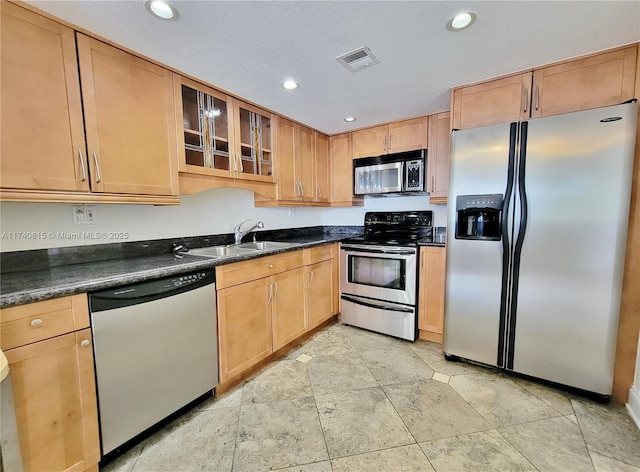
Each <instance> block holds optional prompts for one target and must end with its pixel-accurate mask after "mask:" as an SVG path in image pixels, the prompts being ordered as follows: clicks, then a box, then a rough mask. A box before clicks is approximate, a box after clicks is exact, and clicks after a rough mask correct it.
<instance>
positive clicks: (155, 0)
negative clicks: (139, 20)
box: [144, 0, 178, 20]
mask: <svg viewBox="0 0 640 472" xmlns="http://www.w3.org/2000/svg"><path fill="white" fill-rule="evenodd" d="M144 6H145V8H146V9H147V11H148V12H149V13H151V14H152V15H153V16H155V17H156V18H160V19H162V20H175V19H176V18H178V10H176V9H175V8H174V7H172V6H171V5H169V4H168V3H167V2H163V1H160V0H147V1H146V2H145V3H144Z"/></svg>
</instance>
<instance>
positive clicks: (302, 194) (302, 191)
mask: <svg viewBox="0 0 640 472" xmlns="http://www.w3.org/2000/svg"><path fill="white" fill-rule="evenodd" d="M300 196H301V197H304V187H303V186H302V182H300Z"/></svg>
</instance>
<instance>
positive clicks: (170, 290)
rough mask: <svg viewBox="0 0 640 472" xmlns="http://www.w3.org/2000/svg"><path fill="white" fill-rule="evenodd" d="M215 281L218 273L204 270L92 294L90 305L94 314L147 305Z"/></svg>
mask: <svg viewBox="0 0 640 472" xmlns="http://www.w3.org/2000/svg"><path fill="white" fill-rule="evenodd" d="M215 281H216V273H215V271H214V270H213V269H203V270H199V271H195V272H188V273H185V274H179V275H173V276H171V277H164V278H160V279H151V280H145V281H143V282H138V283H133V284H130V285H125V286H120V287H114V288H110V289H106V290H100V291H97V292H91V293H90V297H89V305H90V308H91V311H92V312H96V311H103V310H109V309H112V308H116V307H118V306H123V305H126V304H130V303H145V302H148V301H151V300H153V299H158V298H164V297H169V296H172V295H176V294H178V293H183V292H188V291H190V290H194V289H196V288H199V287H204V286H205V285H211V284H215ZM214 290H215V288H214Z"/></svg>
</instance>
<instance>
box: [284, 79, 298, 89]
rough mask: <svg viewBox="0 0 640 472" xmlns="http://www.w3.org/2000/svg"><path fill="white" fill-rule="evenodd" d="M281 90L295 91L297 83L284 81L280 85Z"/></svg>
mask: <svg viewBox="0 0 640 472" xmlns="http://www.w3.org/2000/svg"><path fill="white" fill-rule="evenodd" d="M282 88H285V89H287V90H295V89H297V88H298V83H297V82H296V81H295V80H285V81H284V82H283V84H282Z"/></svg>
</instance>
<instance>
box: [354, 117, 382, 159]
mask: <svg viewBox="0 0 640 472" xmlns="http://www.w3.org/2000/svg"><path fill="white" fill-rule="evenodd" d="M388 139H389V126H388V125H382V126H374V127H373V128H366V129H361V130H358V131H354V132H353V157H354V158H358V157H371V156H381V155H383V154H387V153H388V151H387V140H388Z"/></svg>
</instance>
